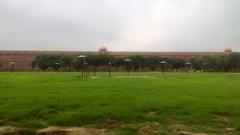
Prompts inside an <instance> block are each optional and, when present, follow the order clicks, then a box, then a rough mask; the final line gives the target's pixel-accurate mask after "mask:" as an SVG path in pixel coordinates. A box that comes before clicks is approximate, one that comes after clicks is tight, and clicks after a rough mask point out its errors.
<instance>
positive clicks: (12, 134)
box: [0, 126, 35, 135]
mask: <svg viewBox="0 0 240 135" xmlns="http://www.w3.org/2000/svg"><path fill="white" fill-rule="evenodd" d="M0 135H35V131H33V130H30V129H25V128H16V127H11V126H4V127H0Z"/></svg>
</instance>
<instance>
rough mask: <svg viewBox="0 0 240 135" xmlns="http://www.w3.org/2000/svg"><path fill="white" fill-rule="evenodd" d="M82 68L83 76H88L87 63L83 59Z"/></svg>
mask: <svg viewBox="0 0 240 135" xmlns="http://www.w3.org/2000/svg"><path fill="white" fill-rule="evenodd" d="M83 65H84V66H83V69H84V76H85V77H87V76H88V70H87V68H86V67H87V66H88V63H87V62H86V61H85V62H84V63H83Z"/></svg>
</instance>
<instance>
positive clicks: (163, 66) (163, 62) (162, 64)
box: [160, 61, 167, 75]
mask: <svg viewBox="0 0 240 135" xmlns="http://www.w3.org/2000/svg"><path fill="white" fill-rule="evenodd" d="M166 63H167V62H166V61H161V62H160V64H161V68H162V75H164V70H165V64H166Z"/></svg>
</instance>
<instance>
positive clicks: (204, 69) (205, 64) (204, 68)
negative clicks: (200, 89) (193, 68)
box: [202, 62, 207, 72]
mask: <svg viewBox="0 0 240 135" xmlns="http://www.w3.org/2000/svg"><path fill="white" fill-rule="evenodd" d="M202 66H203V72H205V71H206V66H207V63H205V62H204V63H202Z"/></svg>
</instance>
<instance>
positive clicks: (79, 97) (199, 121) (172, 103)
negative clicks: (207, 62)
mask: <svg viewBox="0 0 240 135" xmlns="http://www.w3.org/2000/svg"><path fill="white" fill-rule="evenodd" d="M125 75H126V73H113V76H112V78H108V74H107V73H98V74H97V76H98V78H90V77H89V78H88V79H81V78H79V73H0V125H13V126H20V127H31V128H41V127H46V126H49V125H59V126H84V125H97V126H99V127H102V126H104V123H106V121H110V123H111V122H112V124H113V125H114V123H115V124H116V125H117V123H121V124H122V123H124V124H125V126H121V127H120V128H119V134H134V133H135V132H137V131H136V130H137V129H136V126H135V127H134V126H133V125H134V123H136V124H135V125H137V124H139V125H141V124H143V123H149V122H150V123H157V124H160V125H161V126H163V127H168V126H170V125H171V124H178V125H179V124H182V125H187V126H189V127H191V130H199V131H201V132H202V131H204V132H218V131H215V130H214V129H219V130H220V129H223V128H235V129H236V131H239V130H240V74H223V73H190V74H189V75H188V74H186V73H166V74H165V75H164V77H162V76H161V74H160V73H130V76H132V77H131V78H125V77H124V76H125ZM137 76H139V77H137ZM139 125H138V126H139ZM194 127H197V128H194ZM206 127H208V128H206ZM206 130H208V131H206ZM219 132H220V131H219Z"/></svg>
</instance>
